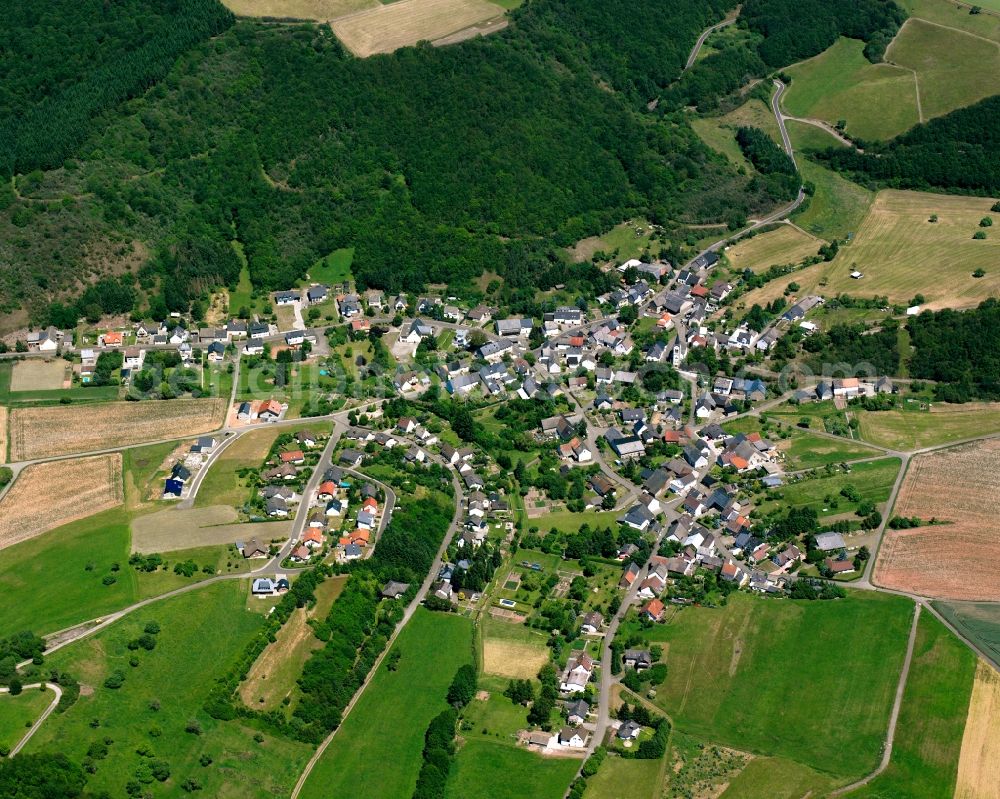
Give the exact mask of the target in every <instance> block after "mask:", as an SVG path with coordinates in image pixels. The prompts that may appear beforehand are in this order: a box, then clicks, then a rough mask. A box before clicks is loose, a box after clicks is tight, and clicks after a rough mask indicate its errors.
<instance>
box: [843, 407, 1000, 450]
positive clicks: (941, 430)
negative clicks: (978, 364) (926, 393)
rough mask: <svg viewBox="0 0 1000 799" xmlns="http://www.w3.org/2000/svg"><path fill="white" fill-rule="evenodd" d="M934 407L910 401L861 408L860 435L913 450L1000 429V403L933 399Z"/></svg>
mask: <svg viewBox="0 0 1000 799" xmlns="http://www.w3.org/2000/svg"><path fill="white" fill-rule="evenodd" d="M933 408H934V409H933V411H930V410H920V409H919V403H911V404H907V405H904V406H903V408H901V409H899V410H893V411H858V421H859V423H860V428H859V431H860V434H861V437H862V438H863V439H864V440H865V441H870V442H871V443H873V444H879V445H880V446H883V447H891V448H893V449H898V450H914V449H918V448H921V447H933V446H936V445H938V444H947V443H948V442H950V441H961V440H963V439H966V438H973V437H975V436H981V435H985V434H986V433H992V432H996V431H997V430H1000V403H985V404H982V403H969V404H967V405H948V404H946V403H934V405H933Z"/></svg>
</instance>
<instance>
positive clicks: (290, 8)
mask: <svg viewBox="0 0 1000 799" xmlns="http://www.w3.org/2000/svg"><path fill="white" fill-rule="evenodd" d="M222 4H223V5H224V6H225V7H226V8H228V9H229V10H230V11H232V12H233V13H234V14H236V15H237V16H239V17H269V18H273V19H313V20H316V21H317V22H324V21H327V20H331V19H337V17H342V16H344V15H345V14H352V13H354V12H355V11H360V10H361V9H363V8H371V7H372V6H375V5H377V2H376V0H222Z"/></svg>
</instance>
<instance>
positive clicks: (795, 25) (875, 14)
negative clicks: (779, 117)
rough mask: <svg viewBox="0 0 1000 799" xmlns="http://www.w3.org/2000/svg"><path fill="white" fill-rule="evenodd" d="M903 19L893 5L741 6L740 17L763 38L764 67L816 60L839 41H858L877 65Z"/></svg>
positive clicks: (877, 1) (813, 0)
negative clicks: (843, 38)
mask: <svg viewBox="0 0 1000 799" xmlns="http://www.w3.org/2000/svg"><path fill="white" fill-rule="evenodd" d="M905 19H906V12H904V11H903V9H901V8H900V7H899V6H898V5H896V3H894V2H893V0H746V2H745V3H743V8H742V10H741V11H740V20H741V23H742V24H745V25H746V26H747V27H749V28H750V30H752V31H755V32H757V33H760V34H762V35H763V36H764V40H763V41H762V42H761V43H760V45H759V46H758V48H757V51H758V53H759V54H760V57H761V58H762V59H763V60H764V63H766V64H767V65H768V66H770V67H785V66H788V65H789V64H794V63H795V62H796V61H801V60H802V59H803V58H809V57H811V56H814V55H818V54H819V53H822V52H823V51H824V50H825V49H826V48H828V47H829V46H830V45H832V44H833V43H834V42H835V41H837V38H838V37H839V36H847V37H848V38H850V39H861V40H862V41H864V42H865V43H866V44H865V57H866V58H867V59H868V60H869V61H872V62H874V63H877V62H879V61H881V60H882V56H883V54H884V53H885V48H886V47H887V46H888V44H889V42H890V41H892V37H893V36H895V35H896V31H897V30H899V26H900V25H902V24H903V21H904V20H905Z"/></svg>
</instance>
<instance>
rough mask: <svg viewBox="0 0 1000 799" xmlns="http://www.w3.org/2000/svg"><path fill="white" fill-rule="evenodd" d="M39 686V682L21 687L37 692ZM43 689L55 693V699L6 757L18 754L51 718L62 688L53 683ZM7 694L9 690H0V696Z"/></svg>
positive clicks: (46, 684) (48, 683) (4, 688)
mask: <svg viewBox="0 0 1000 799" xmlns="http://www.w3.org/2000/svg"><path fill="white" fill-rule="evenodd" d="M41 685H42V684H41V683H40V682H36V683H32V684H31V685H25V686H24V687H23V690H25V691H30V690H36V691H37V690H38V689H39V688H40V687H41ZM45 687H46V688H48V689H49V690H51V691H53V692H55V695H56V697H55V699H53V700H52V701H51V702H50V703H49V706H48V707H47V708H45V710H43V711H42V715H40V716H39V717H38V718H37V719H35V723H34V724H32V725H31V729H29V730H28V731H27V732H26V733H25V734H24V737H23V738H21V740H20V741H18V742H17V744H15V746H14V747H13V748H12V749H11V750H10V754H9V755H7V757H14V755H16V754H17V753H18V752H20V751H21V750H22V749H23V748H24V746H25V744H27V743H28V741H30V740H31V736H33V735H34V734H35V733H36V732H38V729H39V728H40V727H41V726H42V722H43V721H45V719H47V718H48V717H49V716H51V715H52V711H53V710H55V709H56V707H58V705H59V700H60V699H62V693H63V692H62V688H61V687H60V686H58V685H56V684H55V683H54V682H47V683H45ZM7 693H10V688H7V687H3V688H0V694H7Z"/></svg>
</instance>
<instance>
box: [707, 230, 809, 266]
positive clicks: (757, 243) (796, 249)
mask: <svg viewBox="0 0 1000 799" xmlns="http://www.w3.org/2000/svg"><path fill="white" fill-rule="evenodd" d="M823 244H825V242H824V241H822V240H820V239H817V238H815V237H814V236H812V235H810V234H809V233H806V232H804V231H802V230H800V229H799V228H797V227H794V226H793V225H779V226H778V227H777V228H775V229H774V230H769V231H768V232H767V233H761V234H760V235H758V236H754V237H753V238H752V239H746V240H745V241H742V242H740V243H739V244H736V245H735V246H733V247H730V248H729V249H728V250H726V256H727V257H728V258H729V262H730V263H731V264H732V265H733V268H734V269H737V270H739V271H741V272H742V271H743V270H745V269H749V270H750V271H752V272H763V271H766V270H767V269H768V267H771V266H776V265H784V264H797V263H799V262H800V261H801V260H802V259H803V258H807V257H808V256H810V255H816V252H817V251H818V250H819V248H820V247H821V246H822V245H823Z"/></svg>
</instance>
